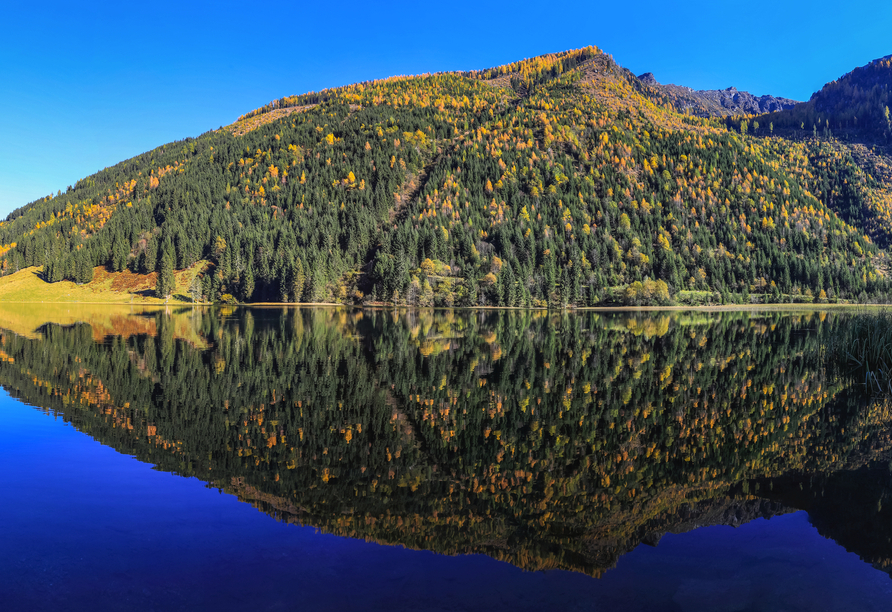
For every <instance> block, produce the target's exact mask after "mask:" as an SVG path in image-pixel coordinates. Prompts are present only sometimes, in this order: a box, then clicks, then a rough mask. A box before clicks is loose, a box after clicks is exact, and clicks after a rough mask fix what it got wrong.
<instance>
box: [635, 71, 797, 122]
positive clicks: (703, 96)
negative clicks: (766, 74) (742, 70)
mask: <svg viewBox="0 0 892 612" xmlns="http://www.w3.org/2000/svg"><path fill="white" fill-rule="evenodd" d="M638 80H639V81H641V82H642V83H643V84H644V85H646V86H648V87H650V88H651V89H653V90H656V93H658V94H660V95H662V96H663V97H664V98H665V99H666V100H667V101H668V102H670V103H671V104H672V105H673V106H674V107H675V108H676V110H678V111H679V112H682V113H688V114H691V115H697V116H699V117H723V116H725V115H760V114H763V113H770V112H773V111H778V110H784V109H787V108H793V106H795V105H796V104H798V102H797V101H795V100H790V99H788V98H778V97H776V96H768V95H765V96H755V95H753V94H751V93H749V92H746V91H739V90H738V89H737V88H736V87H729V88H727V89H708V90H696V89H691V88H690V87H684V86H681V85H662V84H660V82H659V81H657V79H656V77H655V76H654V75H653V73H651V72H645V73H644V74H642V75H640V76H639V77H638Z"/></svg>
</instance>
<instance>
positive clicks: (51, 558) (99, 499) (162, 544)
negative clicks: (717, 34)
mask: <svg viewBox="0 0 892 612" xmlns="http://www.w3.org/2000/svg"><path fill="white" fill-rule="evenodd" d="M685 333H686V334H687V332H685ZM4 350H6V351H7V352H10V351H11V350H12V347H10V346H6V347H5V349H4ZM183 350H185V349H183ZM189 350H192V349H189ZM195 350H197V349H195ZM201 350H207V349H206V348H202V349H201ZM5 354H6V353H4V355H5ZM22 355H25V353H22ZM24 358H25V357H24V356H20V357H19V358H18V360H17V361H16V362H15V363H16V364H18V365H21V364H22V361H23V359H24ZM205 361H206V362H207V363H208V364H209V365H208V367H215V368H216V371H217V372H218V373H219V372H220V370H221V368H220V367H219V366H215V365H214V361H213V360H212V359H206V360H205ZM323 361H324V360H323ZM134 363H136V362H135V361H134ZM227 363H231V360H230V361H229V362H227ZM3 367H7V368H8V367H10V364H9V363H5V364H3ZM438 376H439V375H438ZM74 378H75V377H72V380H73V379H74ZM158 384H164V381H163V378H162V379H161V382H160V383H158ZM577 384H579V383H577ZM18 392H21V389H19V390H18ZM155 393H156V394H157V393H159V391H158V390H157V388H156V391H155ZM388 401H392V400H388ZM156 418H158V417H156ZM394 418H395V417H394ZM78 427H80V426H78ZM153 427H155V426H153ZM159 427H160V426H159ZM96 431H98V430H95V429H94V430H93V432H94V433H93V434H92V435H90V434H88V433H85V432H84V431H81V430H80V429H79V428H76V426H73V425H72V424H70V423H68V422H66V421H65V420H63V418H62V416H61V415H60V414H58V413H55V412H53V411H50V410H45V409H44V406H37V407H35V406H32V405H28V404H25V403H23V402H22V401H20V400H18V399H14V398H13V397H10V395H9V394H8V393H7V392H2V394H0V495H2V501H0V610H3V611H18V610H54V611H55V610H487V611H495V610H610V611H623V610H667V611H668V610H672V611H711V610H715V611H737V610H788V611H794V610H802V611H816V610H853V611H854V610H876V611H883V610H892V579H890V576H889V574H888V573H886V572H884V571H880V570H879V569H875V568H874V567H873V566H872V565H871V564H869V563H867V562H865V561H862V560H861V559H860V558H859V555H858V554H855V553H854V552H847V550H846V549H845V548H844V547H843V546H841V545H840V544H837V543H836V542H835V541H834V540H833V539H830V538H828V537H824V536H822V535H820V534H819V532H818V530H817V529H816V528H815V527H814V526H813V525H812V523H811V522H810V519H809V514H808V513H806V512H805V511H802V510H796V507H795V506H793V505H792V504H793V503H794V502H795V501H796V500H797V499H798V498H797V497H796V495H797V494H798V493H796V492H797V491H798V490H800V489H803V487H800V486H798V485H797V486H796V487H792V486H791V487H790V488H791V490H792V491H793V492H792V493H789V494H786V495H787V497H785V498H784V500H785V501H784V503H785V504H786V505H785V506H784V509H783V510H781V511H777V512H774V513H773V514H774V515H773V516H771V518H769V519H766V518H760V517H758V516H755V517H752V516H750V517H746V518H745V519H744V520H741V521H739V522H735V521H733V520H732V521H726V522H731V523H734V524H737V525H738V526H736V527H731V526H728V525H715V524H712V525H710V524H706V523H709V522H712V523H715V522H716V521H715V520H712V521H708V520H706V519H702V520H703V522H704V523H705V524H704V525H703V526H700V527H699V528H697V526H698V525H697V520H698V519H697V517H693V518H689V517H688V518H686V515H685V516H682V515H679V516H680V518H679V519H678V521H679V522H678V527H677V528H672V527H671V526H670V527H664V528H663V533H664V535H662V538H661V539H659V541H658V542H657V541H655V540H654V541H650V540H649V539H648V538H647V537H645V536H643V535H642V536H641V537H639V540H644V541H649V542H650V544H651V545H648V544H646V543H641V544H637V545H633V546H628V548H630V549H631V552H627V553H626V554H622V553H623V552H625V551H624V549H623V550H618V553H617V554H618V556H619V558H618V561H616V563H615V567H613V568H612V569H610V568H608V569H606V571H604V572H603V574H602V575H601V577H600V578H594V577H592V576H589V575H586V574H585V573H583V572H582V571H566V570H560V569H554V570H547V571H526V570H524V569H520V568H519V567H516V566H515V565H512V564H510V563H507V562H504V561H499V560H496V559H494V558H491V557H490V556H487V555H483V554H457V555H446V554H437V553H434V552H430V551H427V550H411V549H408V548H404V547H403V546H400V545H399V542H398V541H397V542H393V541H392V540H394V539H396V538H397V536H392V537H391V538H390V539H391V544H392V545H383V544H378V543H374V542H366V541H363V540H362V539H354V538H348V537H340V536H337V535H331V534H326V533H322V532H320V531H319V530H317V529H316V528H314V527H311V526H303V525H297V524H287V523H286V522H283V521H279V520H276V519H275V518H274V517H273V516H270V512H269V511H268V509H266V510H264V511H258V508H255V507H254V505H252V504H251V503H246V502H245V501H240V499H239V498H238V497H237V496H236V495H233V494H229V493H224V492H221V491H220V490H219V489H218V488H217V487H216V486H212V485H208V484H207V482H206V480H210V478H208V479H205V480H202V479H201V478H200V473H197V469H198V468H197V467H196V466H197V465H198V461H199V458H198V455H199V454H200V453H197V452H196V454H195V455H194V458H193V461H194V462H195V465H192V466H191V467H189V468H188V469H187V468H183V469H181V470H178V471H180V472H182V473H190V472H189V470H192V472H191V475H188V476H184V475H180V474H176V473H171V472H169V471H162V470H159V469H158V468H157V467H155V466H153V464H152V463H151V462H144V461H140V460H138V459H137V458H135V456H133V455H130V454H128V453H127V449H126V448H120V447H119V448H118V449H116V448H112V447H111V446H110V445H106V444H103V443H101V442H99V441H97V439H96V438H95V436H98V435H99V434H97V433H95V432H96ZM115 431H117V428H116V429H115ZM105 435H108V434H105ZM289 435H290V434H289ZM357 435H359V434H357ZM107 439H112V438H107ZM486 439H487V440H489V436H487V438H486ZM353 443H356V440H355V439H354V440H353ZM119 446H120V445H119ZM202 452H204V451H202ZM428 452H432V451H428ZM205 454H207V453H205ZM205 469H210V468H205ZM213 469H217V468H216V467H214V468H213ZM263 482H265V479H258V480H257V483H263ZM754 482H755V481H754ZM766 482H767V481H766ZM775 483H776V484H775V485H772V490H774V487H778V488H779V487H781V486H783V481H782V480H775ZM257 486H261V484H258V485H257ZM753 486H755V485H753ZM766 486H767V485H766ZM821 486H822V487H827V488H828V490H829V488H830V487H831V486H832V482H831V481H829V480H828V481H827V482H826V483H825V484H822V485H821ZM332 495H341V496H343V492H341V491H337V492H334V493H332ZM737 495H739V496H740V497H741V499H743V498H746V499H750V497H748V496H747V495H744V494H743V493H740V492H738V494H737ZM295 497H296V498H298V499H299V498H301V492H300V491H297V492H296V493H295ZM246 501H250V500H246ZM393 503H396V502H393ZM809 503H811V502H809ZM871 503H873V502H871ZM889 503H892V500H890V502H889ZM803 504H804V502H803ZM260 509H263V508H260ZM583 511H584V509H583ZM871 511H873V510H871ZM338 512H340V511H338ZM673 512H674V510H673ZM273 514H275V513H273ZM682 514H683V513H682ZM769 514H771V513H769ZM834 516H835V515H834ZM280 518H281V517H280ZM828 520H829V519H828ZM620 527H621V526H620ZM829 529H830V530H831V531H833V529H836V531H833V533H837V532H838V531H840V530H839V529H838V527H834V525H830V527H829ZM854 529H855V531H857V530H858V526H857V525H855V526H854ZM865 529H867V527H865ZM676 530H678V531H685V532H684V533H677V534H676V533H672V532H673V531H676ZM608 531H609V530H608ZM843 531H845V530H843ZM610 533H613V532H610ZM518 537H519V536H518ZM840 537H842V538H845V537H847V536H845V535H843V536H840ZM877 537H882V538H885V535H878V536H877ZM869 538H870V535H869V534H868V540H869ZM381 539H386V538H383V537H382V538H381ZM631 539H632V540H634V536H632V538H631ZM859 541H860V540H859ZM592 542H595V540H592ZM654 544H655V545H654ZM415 545H416V546H417V542H415ZM518 546H520V545H518ZM567 546H569V544H568V545H567ZM591 546H592V547H593V548H592V550H594V549H598V550H601V548H598V547H602V548H603V547H604V546H605V544H604V543H603V542H595V543H593V544H592V545H591ZM617 546H618V547H619V548H622V547H621V546H620V544H619V543H617ZM422 548H423V547H422ZM606 549H609V545H607V548H606ZM574 550H575V549H574ZM537 554H539V555H540V556H541V555H544V553H542V552H541V551H540V552H539V553H537ZM593 554H594V553H593ZM564 563H565V564H569V563H570V562H569V561H565V562H564ZM592 563H593V562H589V561H586V562H582V561H579V562H578V565H579V566H580V567H590V566H592ZM874 563H877V561H876V560H875V559H874ZM607 565H610V563H607Z"/></svg>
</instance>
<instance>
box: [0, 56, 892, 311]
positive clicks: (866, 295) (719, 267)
mask: <svg viewBox="0 0 892 612" xmlns="http://www.w3.org/2000/svg"><path fill="white" fill-rule="evenodd" d="M677 104H678V96H677V95H676V94H675V93H673V91H672V90H667V89H666V88H665V87H664V86H659V87H657V86H654V85H649V84H648V83H646V82H643V81H641V80H639V79H638V78H637V77H635V75H633V74H632V73H631V72H630V71H628V70H627V69H625V68H623V67H621V66H619V65H618V64H617V63H616V62H615V61H614V60H613V59H612V57H611V56H609V55H607V54H605V53H603V52H602V51H601V50H600V49H598V48H596V47H586V48H584V49H577V50H572V51H565V52H561V53H555V54H550V55H545V56H539V57H535V58H529V59H525V60H521V61H518V62H514V63H513V64H507V65H505V66H500V67H495V68H490V69H486V70H480V71H472V72H451V73H439V74H432V75H422V76H417V77H405V76H404V77H394V78H390V79H384V80H379V81H368V82H365V83H357V84H353V85H347V86H344V87H340V88H335V89H330V90H326V91H323V92H311V93H307V94H302V95H299V96H286V97H285V98H281V99H279V100H277V101H274V102H273V103H270V104H268V105H266V106H264V107H261V108H259V109H256V110H255V111H251V112H249V113H246V114H245V115H242V116H241V117H240V118H239V119H238V120H237V121H236V122H235V123H234V124H232V125H231V126H228V127H227V128H223V129H222V130H213V131H210V132H207V133H205V134H203V135H201V136H200V137H198V138H194V139H193V138H189V139H185V140H183V141H179V142H175V143H170V144H168V145H164V146H162V147H159V148H157V149H154V150H153V151H149V152H146V153H144V154H142V155H140V156H137V157H135V158H132V159H130V160H126V161H124V162H121V163H120V164H117V165H116V166H114V167H112V168H108V169H106V170H103V171H101V172H99V173H97V174H94V175H92V176H90V177H87V178H85V179H82V180H81V181H78V183H77V184H76V185H75V186H74V187H73V188H71V189H70V190H68V191H67V192H66V193H65V194H61V193H60V194H57V196H55V197H48V198H44V199H41V200H38V201H36V202H33V203H31V204H29V205H27V206H25V207H23V208H21V209H18V210H16V211H14V212H13V213H11V214H10V215H9V216H8V217H7V218H6V220H5V221H3V222H2V223H0V273H2V274H10V273H13V272H15V271H17V270H20V269H22V268H24V267H28V266H35V265H36V266H42V275H43V278H44V280H45V281H46V282H48V283H55V282H59V281H61V280H63V279H68V280H72V281H75V282H77V283H88V282H90V281H91V279H92V276H93V270H94V268H95V267H96V266H105V267H106V269H107V270H108V271H109V272H111V273H117V272H121V271H123V270H125V269H127V270H130V271H131V272H133V273H137V274H144V275H148V274H152V273H155V274H157V286H156V292H157V294H158V295H159V296H161V297H167V296H169V295H170V294H171V292H172V288H173V282H174V281H173V278H174V275H173V270H175V269H176V270H183V269H186V268H189V267H191V266H193V265H194V264H195V263H196V262H198V261H206V262H209V264H208V265H207V266H205V267H204V268H203V270H204V271H203V272H202V274H201V275H200V277H198V280H197V281H196V282H197V287H195V288H194V291H192V293H193V294H194V295H196V296H198V297H200V298H201V300H203V301H220V300H223V301H234V300H241V301H246V302H250V301H307V302H332V301H334V302H341V303H357V304H362V303H394V304H405V305H412V306H447V307H448V306H456V305H460V306H480V305H489V306H538V307H546V306H547V307H556V308H561V307H567V306H591V305H610V304H629V305H635V304H669V303H673V302H675V303H690V304H697V303H704V302H711V303H717V302H722V303H728V302H750V301H758V302H767V301H791V300H792V301H821V300H838V299H842V300H849V301H852V300H859V301H863V300H865V299H885V296H886V295H887V293H888V292H889V287H890V285H889V283H888V281H887V279H886V272H885V270H886V269H887V265H886V263H885V260H886V252H885V251H884V250H883V248H884V246H885V244H884V243H879V244H878V243H877V242H876V241H877V240H878V239H882V238H883V236H885V235H886V234H885V233H884V232H886V229H885V228H886V227H887V226H889V223H888V221H887V219H886V217H885V216H884V215H883V214H882V210H883V209H882V205H881V204H882V202H884V201H885V200H884V199H883V198H885V195H883V194H885V193H888V189H887V188H888V185H887V183H886V182H885V179H883V178H882V177H880V178H879V179H877V178H876V176H875V174H874V173H869V172H864V171H856V170H857V168H856V167H855V166H853V165H852V164H854V161H853V162H852V164H850V163H849V161H848V160H849V158H851V159H852V160H855V158H854V157H852V156H851V155H849V154H848V153H846V155H848V157H846V155H843V156H842V157H841V159H843V161H842V162H839V163H837V164H835V165H834V164H827V163H826V159H827V158H826V156H824V157H822V154H821V153H820V148H821V147H822V146H825V144H826V143H829V142H830V141H829V140H826V141H825V140H821V139H819V138H815V139H813V140H807V141H806V140H802V139H800V140H796V139H793V140H790V139H780V138H765V137H764V134H765V129H764V127H770V128H771V129H770V132H772V133H773V131H774V123H771V122H770V121H766V120H764V119H763V122H764V123H763V126H764V127H763V128H762V129H761V131H760V129H759V122H758V121H756V120H754V119H753V118H752V117H750V116H747V115H735V116H726V117H725V118H724V119H718V118H715V117H698V116H695V115H692V114H690V113H680V112H678V108H677ZM781 112H792V111H781ZM775 115H778V113H773V114H771V115H766V116H765V117H774V116H775ZM760 117H762V116H760ZM750 120H752V122H753V126H752V130H751V131H750V132H748V131H747V122H748V121H750ZM765 123H771V125H770V126H768V125H765ZM828 138H829V136H828ZM833 146H837V145H833ZM839 146H840V147H843V148H844V151H846V152H847V151H848V149H847V148H845V147H847V146H848V145H845V144H840V145H839ZM884 190H885V191H884ZM839 194H842V195H843V196H845V197H844V198H841V197H840V195H839ZM876 194H880V195H879V196H877V195H876ZM0 298H2V296H0Z"/></svg>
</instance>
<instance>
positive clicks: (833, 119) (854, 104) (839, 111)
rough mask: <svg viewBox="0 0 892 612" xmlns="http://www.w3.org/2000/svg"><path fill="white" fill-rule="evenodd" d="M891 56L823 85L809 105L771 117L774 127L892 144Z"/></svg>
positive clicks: (803, 104) (872, 142)
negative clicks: (891, 113)
mask: <svg viewBox="0 0 892 612" xmlns="http://www.w3.org/2000/svg"><path fill="white" fill-rule="evenodd" d="M890 106H892V55H887V56H885V57H882V58H880V59H876V60H873V61H872V62H870V63H868V64H867V65H865V66H861V67H860V68H855V69H854V70H852V71H851V72H849V73H848V74H845V75H843V76H842V77H840V78H839V79H837V80H835V81H831V82H830V83H827V84H826V85H824V87H822V88H821V90H820V91H817V92H815V93H814V94H813V95H812V97H811V99H809V101H808V102H805V103H802V104H798V105H797V106H795V107H794V108H792V109H788V110H784V111H783V112H780V113H777V114H774V115H772V117H771V121H773V122H774V125H775V126H776V127H779V128H782V129H787V130H793V131H799V132H802V133H805V134H808V133H811V134H812V135H814V136H818V135H820V136H824V137H829V136H837V137H843V138H849V139H851V138H854V139H858V140H861V141H865V142H867V143H869V144H886V145H888V144H892V115H890V110H889V108H890Z"/></svg>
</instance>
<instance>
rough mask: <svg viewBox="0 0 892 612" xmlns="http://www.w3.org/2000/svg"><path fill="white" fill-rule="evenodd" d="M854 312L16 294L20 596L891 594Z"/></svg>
mask: <svg viewBox="0 0 892 612" xmlns="http://www.w3.org/2000/svg"><path fill="white" fill-rule="evenodd" d="M856 316H857V315H856V314H853V313H852V312H846V311H842V310H828V311H821V310H787V309H766V310H743V311H719V312H703V311H657V312H643V311H640V312H635V311H632V312H619V311H585V312H575V313H554V312H545V311H532V312H528V311H496V310H487V311H459V310H456V311H446V310H443V311H440V310H437V311H434V310H428V311H392V310H351V309H340V308H302V309H297V308H292V309H275V308H250V309H249V308H237V309H232V308H230V309H223V310H209V309H198V308H196V309H192V308H184V309H180V310H177V309H174V308H169V309H162V310H151V309H144V310H140V309H136V308H130V307H111V306H109V307H88V306H80V307H75V306H71V307H68V306H61V305H59V306H54V307H44V306H41V305H27V304H20V305H13V304H4V305H0V384H2V387H3V392H0V490H2V492H3V501H2V504H0V609H3V610H10V611H13V610H199V609H202V610H203V609H207V610H243V609H251V610H487V611H496V610H610V611H624V610H667V611H689V610H690V611H694V610H696V611H712V610H714V611H738V610H740V611H750V610H789V611H794V610H808V611H814V610H877V611H879V610H889V609H890V605H892V604H890V602H892V579H890V574H892V401H890V400H888V399H886V398H882V397H876V396H874V397H870V396H867V394H866V393H865V391H864V388H863V386H861V385H859V384H858V381H857V377H853V376H848V375H846V374H845V373H844V372H842V373H840V372H841V371H840V369H839V368H834V367H830V366H828V351H827V350H826V347H827V346H828V345H829V343H831V342H832V341H833V339H834V338H836V337H838V336H839V334H840V333H842V332H843V331H844V330H845V329H846V326H850V325H852V322H853V320H854V319H855V317H856Z"/></svg>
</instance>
